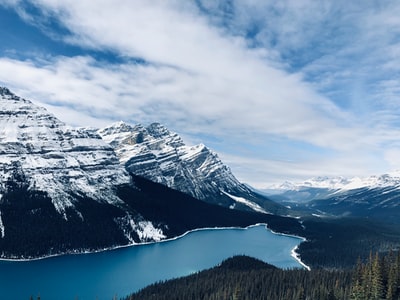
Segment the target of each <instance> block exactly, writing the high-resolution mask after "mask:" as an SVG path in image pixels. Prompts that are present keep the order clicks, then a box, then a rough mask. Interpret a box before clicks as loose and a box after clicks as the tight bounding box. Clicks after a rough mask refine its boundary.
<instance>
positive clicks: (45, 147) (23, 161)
mask: <svg viewBox="0 0 400 300" xmlns="http://www.w3.org/2000/svg"><path fill="white" fill-rule="evenodd" d="M148 130H150V131H149V132H150V133H151V134H150V135H149V137H148V138H147V137H146V136H145V135H146V134H148V133H147V132H146V131H143V134H138V135H136V136H135V140H134V142H139V141H140V140H141V139H143V141H147V140H150V136H151V137H152V139H153V140H152V141H153V142H154V143H153V142H149V143H148V144H147V147H150V148H151V149H158V150H154V151H156V152H157V151H158V153H159V154H160V155H164V157H165V155H166V154H167V153H165V152H164V151H163V150H160V149H159V148H158V147H159V145H158V144H157V141H158V140H157V138H158V136H163V137H164V138H163V141H164V142H165V143H167V144H168V145H170V146H171V147H173V146H176V147H178V148H179V147H180V145H181V143H182V142H181V140H180V139H179V137H177V136H176V135H175V136H174V135H173V134H172V135H171V134H170V133H168V134H166V132H164V130H165V129H164V128H162V127H161V126H159V125H152V126H150V127H149V129H148ZM167 135H168V137H170V138H169V139H168V138H167V137H166V136H167ZM124 141H125V142H127V141H126V140H125V139H124ZM132 143H133V140H132ZM128 144H129V143H128ZM181 150H182V149H181ZM121 153H123V149H122V148H121V149H119V154H121ZM139 153H141V152H140V151H139ZM193 153H197V154H198V156H201V155H200V153H202V151H201V150H197V149H196V150H193V152H192V154H193ZM183 156H184V157H188V159H189V157H190V159H191V160H193V161H196V159H195V158H194V157H191V156H190V154H189V153H186V154H185V155H183ZM140 157H141V156H140V155H139V158H140ZM179 157H180V156H179ZM157 158H158V159H160V157H157ZM131 159H132V161H135V158H132V157H130V158H129V160H128V161H127V162H130V161H131ZM139 161H140V159H139ZM143 166H145V165H143ZM166 166H167V165H166V164H162V167H163V168H165V167H166ZM144 170H147V168H145V169H144ZM162 171H165V169H163V170H162ZM161 175H162V176H164V173H163V172H161V173H160V176H161ZM167 178H168V180H170V178H169V177H167ZM216 179H217V178H216ZM228 192H230V190H227V191H226V193H228ZM232 201H234V200H232ZM237 201H239V202H240V201H244V200H243V199H241V198H238V199H237ZM235 202H236V201H235ZM271 218H273V221H275V222H276V220H278V223H282V222H283V223H286V222H289V223H290V222H291V223H295V222H297V221H294V220H289V218H282V220H283V221H282V222H281V221H279V220H280V219H279V218H280V217H278V216H273V215H268V214H255V213H248V212H244V211H238V210H232V209H228V208H224V207H221V206H216V205H211V204H207V203H205V202H204V201H200V200H197V199H195V198H193V197H191V196H189V195H186V194H184V193H181V192H178V191H176V190H173V189H170V188H168V187H166V186H165V185H161V184H159V183H154V182H151V181H148V180H146V179H144V178H142V177H138V176H135V175H132V174H130V173H129V172H127V171H126V169H125V166H124V165H123V164H121V163H120V160H119V158H118V156H117V155H116V153H115V152H114V149H113V147H111V146H110V145H109V144H108V143H106V142H105V141H104V140H103V139H102V138H101V136H100V135H99V134H97V133H96V131H95V130H93V129H83V128H80V129H75V128H71V127H68V126H66V125H65V124H64V123H63V122H61V121H60V120H58V119H57V118H56V117H54V116H53V115H52V114H51V113H49V112H48V111H47V110H46V109H44V108H42V107H39V106H37V105H35V104H33V103H32V102H31V101H29V100H25V99H23V98H20V97H18V96H16V95H14V94H13V93H11V92H10V91H9V90H8V89H7V88H0V258H33V257H40V256H47V255H53V254H60V253H66V252H73V253H76V252H82V251H94V250H99V249H104V248H110V247H115V246H121V245H129V244H135V243H142V242H148V241H160V240H162V239H165V238H171V237H175V236H177V235H181V234H183V233H185V232H186V231H188V230H192V229H196V228H203V227H226V226H248V225H252V224H255V223H268V222H269V219H271ZM296 224H297V223H296Z"/></svg>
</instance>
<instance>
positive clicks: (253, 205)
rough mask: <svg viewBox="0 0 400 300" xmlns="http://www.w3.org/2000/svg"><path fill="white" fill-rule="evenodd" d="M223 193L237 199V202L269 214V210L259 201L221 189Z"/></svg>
mask: <svg viewBox="0 0 400 300" xmlns="http://www.w3.org/2000/svg"><path fill="white" fill-rule="evenodd" d="M221 192H222V193H224V194H225V195H227V196H228V197H229V198H231V199H233V200H235V201H236V202H239V203H242V204H244V205H246V206H248V207H250V208H251V209H252V210H254V211H257V212H260V213H263V214H269V212H267V211H266V210H265V209H263V208H262V207H261V206H260V205H258V204H257V203H254V202H252V201H250V200H247V199H245V198H243V197H237V196H233V195H231V194H229V193H227V192H224V191H221Z"/></svg>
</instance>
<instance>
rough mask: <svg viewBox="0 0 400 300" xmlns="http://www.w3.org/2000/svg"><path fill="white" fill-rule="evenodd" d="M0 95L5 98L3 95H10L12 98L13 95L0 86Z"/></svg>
mask: <svg viewBox="0 0 400 300" xmlns="http://www.w3.org/2000/svg"><path fill="white" fill-rule="evenodd" d="M0 95H1V96H5V95H10V96H13V95H14V94H13V93H12V92H11V91H10V90H9V89H8V88H6V87H4V86H0Z"/></svg>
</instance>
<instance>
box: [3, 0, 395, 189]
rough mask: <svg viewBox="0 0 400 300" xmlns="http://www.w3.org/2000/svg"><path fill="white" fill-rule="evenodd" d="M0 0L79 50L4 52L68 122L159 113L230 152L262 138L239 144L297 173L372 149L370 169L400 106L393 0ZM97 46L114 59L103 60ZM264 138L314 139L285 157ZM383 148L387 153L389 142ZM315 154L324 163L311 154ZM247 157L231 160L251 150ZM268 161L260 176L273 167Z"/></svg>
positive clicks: (20, 86) (38, 96)
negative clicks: (23, 56) (29, 54)
mask: <svg viewBox="0 0 400 300" xmlns="http://www.w3.org/2000/svg"><path fill="white" fill-rule="evenodd" d="M3 4H6V5H7V6H8V7H14V8H15V9H16V11H17V12H18V13H19V14H20V15H21V16H22V17H23V18H24V19H25V20H26V21H27V22H30V23H31V24H33V25H35V26H38V28H40V29H41V30H42V31H46V33H47V34H48V36H49V37H53V38H55V39H57V40H60V41H63V42H64V43H67V44H71V45H75V46H76V47H80V48H81V49H83V50H82V55H80V56H74V55H71V56H65V55H64V56H61V55H52V56H49V55H48V54H46V53H43V55H39V56H36V57H35V58H32V59H31V60H18V58H15V57H14V58H9V57H3V58H0V82H3V83H4V84H6V85H8V86H10V87H11V88H14V89H15V91H17V92H19V93H20V94H22V95H23V96H27V97H29V98H34V100H36V101H38V102H41V103H42V104H44V105H46V106H47V107H48V108H49V109H50V110H52V111H54V112H55V113H59V114H60V115H59V116H60V118H61V119H63V120H64V121H66V122H69V123H72V124H75V125H95V126H98V125H105V124H106V123H109V122H110V121H114V120H119V119H123V120H127V121H130V122H142V123H149V122H152V121H159V122H162V123H165V124H166V125H167V126H169V127H171V128H172V129H174V130H175V131H179V132H181V133H182V134H185V135H187V136H189V137H190V136H191V137H192V138H193V139H195V135H198V134H203V135H204V134H206V133H207V134H210V133H212V134H213V135H215V136H217V137H218V139H219V140H220V141H222V143H220V144H219V147H220V151H222V152H224V153H225V157H232V156H235V157H237V154H235V153H233V150H232V149H231V150H230V149H229V148H228V147H227V146H226V145H235V144H238V143H248V144H249V145H251V146H254V147H260V148H261V149H265V154H264V156H262V155H259V151H253V152H251V151H250V152H248V153H246V154H243V156H246V155H253V154H254V152H257V155H256V157H253V159H254V161H257V164H258V165H265V162H269V163H268V164H267V165H265V167H268V168H269V169H270V170H275V171H277V169H279V168H282V172H278V173H282V174H281V175H280V177H281V176H284V175H283V173H285V172H286V173H287V174H288V173H290V172H292V171H291V170H290V169H292V170H293V169H294V168H296V169H297V170H299V171H298V172H297V171H296V172H295V173H296V174H297V173H298V174H300V173H303V174H309V173H316V172H317V171H318V170H319V169H323V170H326V171H324V173H336V171H333V170H337V172H340V170H339V169H340V168H342V170H343V172H350V171H351V170H353V172H361V171H366V170H369V169H371V168H370V167H366V166H365V165H366V164H368V163H371V162H372V161H373V163H371V164H372V165H374V167H375V169H376V166H377V165H379V163H378V162H380V164H381V167H384V166H386V164H387V160H388V159H390V157H392V156H393V155H392V154H391V153H393V151H394V150H390V149H393V148H395V147H396V144H395V142H396V135H397V128H398V127H396V126H397V125H398V121H397V120H396V116H398V114H399V113H400V108H399V106H398V105H397V102H396V100H397V97H398V94H399V84H398V83H397V81H396V77H395V74H397V72H398V70H399V63H398V62H397V60H396V59H397V58H398V53H399V50H398V49H400V47H399V46H398V45H399V41H400V39H399V37H398V35H399V33H400V31H399V30H397V29H396V28H397V27H396V26H394V25H395V24H397V23H396V22H398V21H397V18H396V17H395V16H396V12H397V11H399V9H400V5H397V4H396V2H392V1H385V2H384V3H382V2H379V3H378V2H373V1H371V2H369V3H368V4H366V3H364V4H361V3H359V2H357V3H349V2H348V1H311V0H299V1H279V2H276V1H256V0H251V1H250V0H248V1H222V0H221V1H205V0H199V1H193V2H192V1H151V2H147V1H127V0H117V1H107V0H101V1H96V2H93V1H89V0H80V1H73V0H64V1H57V0H35V1H18V0H7V1H5V2H4V3H3ZM27 5H30V6H31V7H33V8H34V9H33V10H32V9H30V10H29V9H27V8H26V7H27ZM38 14H39V15H40V16H41V20H38V19H37V18H36V17H37V15H38ZM43 18H44V19H46V18H48V19H49V20H51V22H50V21H49V22H46V21H43ZM55 22H56V23H57V24H56V26H55V27H52V26H49V24H52V23H55ZM60 28H62V29H63V30H61V31H60ZM393 28H394V29H393ZM389 29H390V30H389ZM55 36H56V37H55ZM85 50H86V51H87V53H85ZM91 51H98V52H104V53H108V55H112V56H114V57H118V59H117V60H115V61H107V60H106V59H99V58H96V57H94V56H92V55H91ZM63 112H64V113H63ZM74 112H76V113H74ZM77 114H79V116H82V117H79V118H76V115H77ZM84 116H85V117H84ZM88 122H89V123H90V124H88ZM395 125H396V126H395ZM260 141H269V142H260ZM271 141H277V144H283V143H287V144H288V145H293V144H294V143H303V144H306V145H308V147H309V148H312V147H314V149H313V151H311V152H308V153H309V154H308V157H307V158H304V157H303V158H301V157H299V156H298V155H296V151H301V152H303V150H298V148H296V147H293V148H291V151H292V152H290V151H287V152H285V156H282V157H281V158H282V161H285V163H278V162H279V161H281V160H280V159H281V158H280V159H278V160H276V161H275V163H273V162H272V160H271V159H270V157H268V155H272V154H271V153H273V151H274V150H273V149H274V145H273V142H271ZM224 145H225V146H224ZM287 147H290V146H287ZM382 147H385V148H382ZM275 149H280V148H279V147H278V146H275ZM384 149H388V151H391V152H389V153H388V154H387V155H385V154H384ZM217 150H218V149H217ZM275 151H277V150H275ZM304 152H305V150H304ZM252 153H253V154H252ZM315 153H318V157H319V156H320V158H318V162H319V163H320V165H321V167H317V166H315V165H314V166H312V165H310V161H311V158H312V157H313V156H314V155H315ZM332 153H333V156H332ZM324 155H331V156H329V158H328V156H324ZM355 155H358V157H357V158H356V159H355V158H354V156H355ZM243 156H242V159H241V160H240V159H236V161H243V162H245V160H244V159H243ZM291 157H294V158H295V159H298V160H297V161H294V160H291V159H290V158H291ZM344 157H346V159H344ZM350 157H353V158H352V159H351V158H350ZM372 157H373V159H372ZM330 160H331V161H332V163H331V162H330ZM351 160H353V162H354V163H352V164H349V163H348V162H349V161H351ZM288 161H290V162H288ZM263 162H264V163H263ZM286 162H288V163H286ZM247 163H248V164H247V165H252V164H251V163H250V162H247ZM257 164H255V165H257ZM335 164H336V165H335ZM235 165H236V167H235V168H237V170H239V173H240V167H238V164H235ZM277 165H279V167H277ZM300 166H302V167H300ZM337 166H341V167H337ZM391 167H392V165H391ZM308 168H312V169H313V170H314V171H315V172H311V171H310V172H308V171H307V169H308ZM244 173H246V178H251V177H252V176H251V175H250V173H249V172H247V171H246V172H243V174H244ZM254 174H256V173H254ZM263 174H264V177H265V180H266V181H267V180H269V179H270V178H271V176H272V174H271V172H264V173H263ZM254 178H255V176H253V179H247V180H246V181H252V180H253V181H254Z"/></svg>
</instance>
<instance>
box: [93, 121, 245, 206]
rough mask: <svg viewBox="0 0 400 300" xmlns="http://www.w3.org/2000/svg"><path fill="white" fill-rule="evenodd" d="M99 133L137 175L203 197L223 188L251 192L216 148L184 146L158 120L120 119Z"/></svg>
mask: <svg viewBox="0 0 400 300" xmlns="http://www.w3.org/2000/svg"><path fill="white" fill-rule="evenodd" d="M98 133H99V134H100V135H101V136H102V137H103V139H104V140H105V141H106V142H108V143H109V144H110V145H111V146H113V147H114V149H115V151H116V153H117V155H118V156H119V158H120V161H121V162H122V163H124V164H125V167H126V169H127V170H128V171H130V172H132V173H134V174H136V175H139V176H143V177H145V178H147V179H150V180H152V181H155V182H158V183H161V184H164V185H166V186H168V187H171V188H173V189H177V190H179V191H182V192H184V193H187V194H190V195H192V196H193V197H195V198H198V199H201V200H206V199H207V198H211V197H210V195H212V197H213V198H215V195H221V190H222V191H224V192H227V193H230V194H232V193H233V194H234V193H235V192H238V191H240V192H248V190H247V188H246V187H245V186H244V185H243V184H241V183H240V182H239V181H238V180H237V179H236V178H235V177H234V175H233V174H232V172H231V171H230V169H229V168H228V167H227V166H226V165H224V164H223V163H222V161H221V160H220V159H219V157H218V155H217V154H216V153H215V152H214V151H212V150H210V149H209V148H207V147H206V146H205V145H203V144H199V145H194V146H188V145H185V143H184V142H183V140H182V138H181V137H180V136H179V135H178V134H176V133H175V132H171V131H169V130H168V129H167V128H166V127H164V126H163V125H161V124H159V123H153V124H151V125H149V126H147V127H145V126H143V125H140V124H138V125H135V126H132V125H129V124H126V123H124V122H118V123H115V124H112V125H111V126H109V127H106V128H103V129H101V130H99V131H98Z"/></svg>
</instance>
